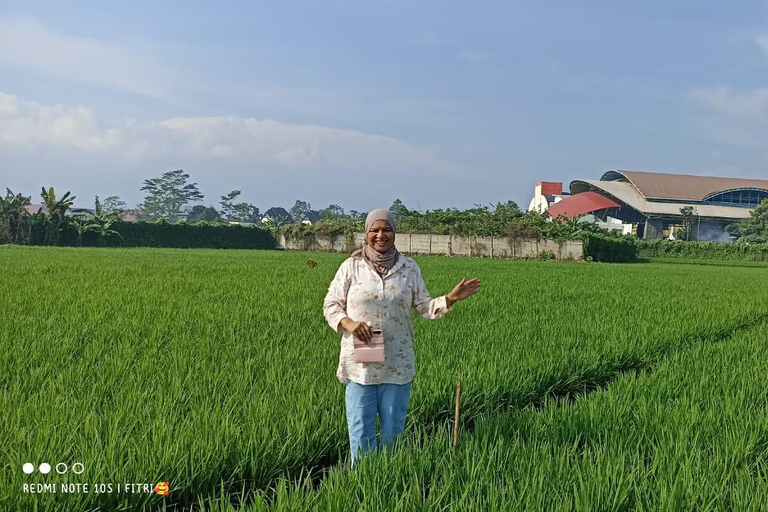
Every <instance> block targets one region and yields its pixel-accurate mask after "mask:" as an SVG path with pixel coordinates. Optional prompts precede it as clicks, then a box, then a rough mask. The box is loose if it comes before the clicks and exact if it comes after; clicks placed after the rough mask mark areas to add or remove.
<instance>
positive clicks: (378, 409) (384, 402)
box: [346, 380, 412, 468]
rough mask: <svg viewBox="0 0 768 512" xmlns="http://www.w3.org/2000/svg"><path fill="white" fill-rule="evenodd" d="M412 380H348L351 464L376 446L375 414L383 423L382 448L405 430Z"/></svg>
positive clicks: (389, 445) (391, 443) (391, 442)
mask: <svg viewBox="0 0 768 512" xmlns="http://www.w3.org/2000/svg"><path fill="white" fill-rule="evenodd" d="M411 383H412V382H409V383H407V384H369V385H363V384H358V383H357V382H353V381H351V380H347V389H346V402H347V425H348V427H349V448H350V453H351V457H352V465H351V467H353V468H354V467H355V460H356V459H357V458H358V457H360V455H361V453H360V452H361V451H362V452H363V453H373V451H374V450H375V449H376V415H377V414H378V415H379V423H380V426H381V445H380V449H382V450H383V449H386V448H388V447H391V446H392V445H393V444H394V442H395V441H396V440H397V438H399V437H400V435H401V434H402V433H403V428H404V427H405V414H406V412H407V411H408V399H409V398H410V396H411Z"/></svg>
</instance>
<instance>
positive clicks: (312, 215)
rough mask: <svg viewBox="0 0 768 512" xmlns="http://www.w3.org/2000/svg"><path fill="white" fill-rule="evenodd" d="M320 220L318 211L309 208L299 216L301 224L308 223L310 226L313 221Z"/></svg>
mask: <svg viewBox="0 0 768 512" xmlns="http://www.w3.org/2000/svg"><path fill="white" fill-rule="evenodd" d="M319 221H320V212H318V211H316V210H309V211H308V212H306V213H305V214H304V216H302V217H301V223H302V224H309V225H310V226H311V225H312V224H314V223H315V222H319Z"/></svg>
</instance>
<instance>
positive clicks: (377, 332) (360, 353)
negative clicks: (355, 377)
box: [352, 328, 384, 363]
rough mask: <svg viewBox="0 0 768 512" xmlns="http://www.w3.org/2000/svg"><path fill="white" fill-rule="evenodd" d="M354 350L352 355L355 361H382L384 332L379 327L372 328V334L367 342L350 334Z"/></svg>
mask: <svg viewBox="0 0 768 512" xmlns="http://www.w3.org/2000/svg"><path fill="white" fill-rule="evenodd" d="M352 341H353V343H354V351H353V352H352V356H353V357H354V359H355V362H356V363H383V362H384V333H383V332H382V331H381V329H378V328H376V329H373V336H371V341H370V342H369V343H366V342H364V341H363V340H359V339H357V338H356V337H355V336H354V335H353V336H352Z"/></svg>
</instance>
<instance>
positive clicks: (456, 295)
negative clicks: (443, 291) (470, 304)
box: [445, 277, 480, 303]
mask: <svg viewBox="0 0 768 512" xmlns="http://www.w3.org/2000/svg"><path fill="white" fill-rule="evenodd" d="M479 289H480V278H477V277H476V278H474V279H470V280H469V281H467V280H466V279H462V280H461V281H460V282H459V284H457V285H456V286H455V287H454V288H453V290H451V292H450V293H449V294H448V295H446V296H445V298H446V299H448V301H450V302H451V303H453V302H458V301H460V300H464V299H466V298H467V297H470V296H472V295H474V294H475V293H477V290H479Z"/></svg>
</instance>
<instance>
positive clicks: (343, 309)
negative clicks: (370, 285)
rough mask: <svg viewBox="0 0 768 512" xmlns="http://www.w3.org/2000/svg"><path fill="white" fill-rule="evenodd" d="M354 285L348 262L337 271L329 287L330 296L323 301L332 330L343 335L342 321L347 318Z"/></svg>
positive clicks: (324, 310)
mask: <svg viewBox="0 0 768 512" xmlns="http://www.w3.org/2000/svg"><path fill="white" fill-rule="evenodd" d="M351 283H352V275H351V271H350V267H349V264H348V262H347V261H345V262H344V263H342V264H341V266H340V267H339V270H337V271H336V277H334V278H333V281H331V285H330V286H329V287H328V294H327V295H326V296H325V300H324V301H323V316H325V320H326V321H327V322H328V325H330V326H331V329H333V330H334V331H336V332H337V333H339V334H341V333H342V332H343V327H342V325H341V323H342V320H344V319H345V318H347V293H348V292H349V286H350V284H351Z"/></svg>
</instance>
